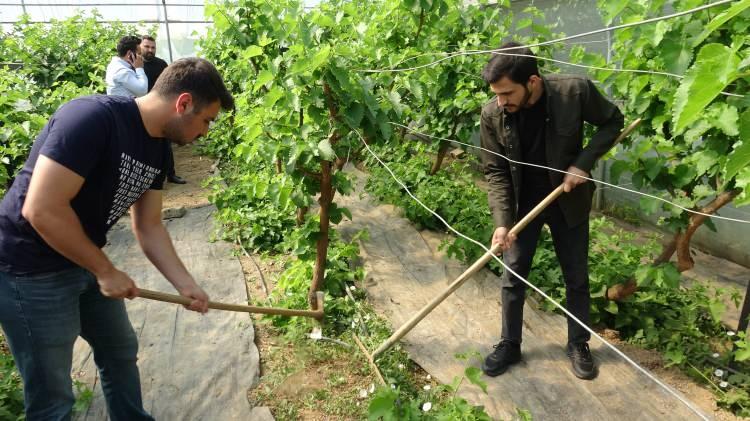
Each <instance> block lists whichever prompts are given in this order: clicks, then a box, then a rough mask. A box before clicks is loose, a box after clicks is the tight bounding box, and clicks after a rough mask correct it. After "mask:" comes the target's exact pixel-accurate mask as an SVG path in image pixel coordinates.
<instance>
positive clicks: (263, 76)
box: [253, 70, 273, 92]
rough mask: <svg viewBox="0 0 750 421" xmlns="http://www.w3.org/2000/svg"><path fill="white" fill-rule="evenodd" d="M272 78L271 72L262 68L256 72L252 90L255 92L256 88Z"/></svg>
mask: <svg viewBox="0 0 750 421" xmlns="http://www.w3.org/2000/svg"><path fill="white" fill-rule="evenodd" d="M272 80H273V73H271V72H269V71H268V70H263V71H262V72H260V73H259V74H258V77H257V78H256V79H255V86H253V92H257V91H258V89H260V88H261V86H263V85H265V84H266V83H268V82H270V81H272Z"/></svg>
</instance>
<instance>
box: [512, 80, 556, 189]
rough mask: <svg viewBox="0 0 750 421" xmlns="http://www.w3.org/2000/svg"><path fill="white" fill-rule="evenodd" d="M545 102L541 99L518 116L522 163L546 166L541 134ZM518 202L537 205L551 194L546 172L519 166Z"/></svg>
mask: <svg viewBox="0 0 750 421" xmlns="http://www.w3.org/2000/svg"><path fill="white" fill-rule="evenodd" d="M546 120H547V100H546V98H545V96H544V95H542V96H541V97H540V98H539V100H538V101H537V102H536V103H534V105H532V106H531V107H530V108H523V109H521V110H520V111H519V112H518V124H519V126H518V127H519V130H518V132H519V136H520V141H521V157H522V160H523V162H527V163H530V164H536V165H545V166H546V165H547V156H546V147H545V130H544V127H545V125H546ZM521 167H522V169H521V171H522V173H521V174H522V175H521V179H522V184H523V185H522V186H521V200H522V201H532V202H538V201H540V200H541V199H542V198H544V197H545V196H547V195H548V194H549V193H550V192H551V191H552V184H551V183H550V179H549V174H548V171H547V170H546V169H544V168H539V167H532V166H530V165H522V166H521Z"/></svg>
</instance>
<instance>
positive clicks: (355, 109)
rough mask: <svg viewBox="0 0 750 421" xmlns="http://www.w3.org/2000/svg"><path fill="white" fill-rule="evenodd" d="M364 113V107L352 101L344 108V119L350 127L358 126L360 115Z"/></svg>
mask: <svg viewBox="0 0 750 421" xmlns="http://www.w3.org/2000/svg"><path fill="white" fill-rule="evenodd" d="M364 115H365V107H364V106H363V105H362V104H360V103H359V102H354V103H351V104H349V105H348V106H346V108H345V109H344V120H346V123H347V124H348V125H349V127H351V128H352V129H356V128H358V127H359V124H360V123H361V122H362V117H364Z"/></svg>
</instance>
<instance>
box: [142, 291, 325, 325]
mask: <svg viewBox="0 0 750 421" xmlns="http://www.w3.org/2000/svg"><path fill="white" fill-rule="evenodd" d="M138 291H139V292H138V296H139V297H140V298H147V299H149V300H154V301H162V302H165V303H175V304H182V305H189V304H190V303H191V302H192V300H191V299H190V298H187V297H183V296H182V295H176V294H167V293H166V292H159V291H151V290H148V289H139V290H138ZM316 294H317V298H318V299H317V303H318V308H317V309H315V310H291V309H287V308H277V307H257V306H248V305H239V304H225V303H217V302H215V301H209V302H208V308H212V309H215V310H225V311H237V312H241V313H260V314H273V315H279V316H301V317H312V318H315V319H318V320H320V319H322V318H323V314H324V313H323V298H324V294H323V292H322V291H318V292H316Z"/></svg>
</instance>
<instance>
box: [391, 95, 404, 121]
mask: <svg viewBox="0 0 750 421" xmlns="http://www.w3.org/2000/svg"><path fill="white" fill-rule="evenodd" d="M388 100H389V101H391V105H393V110H394V111H396V115H397V116H398V118H401V113H402V112H403V110H404V106H403V105H401V95H399V94H398V92H396V91H395V90H393V91H390V92H388Z"/></svg>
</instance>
